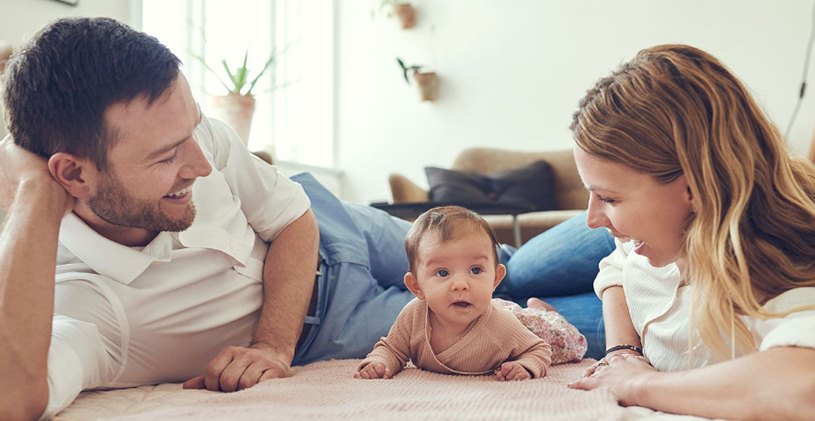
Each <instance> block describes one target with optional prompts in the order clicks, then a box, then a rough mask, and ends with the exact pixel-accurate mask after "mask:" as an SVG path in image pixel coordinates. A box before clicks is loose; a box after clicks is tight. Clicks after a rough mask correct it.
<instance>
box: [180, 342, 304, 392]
mask: <svg viewBox="0 0 815 421" xmlns="http://www.w3.org/2000/svg"><path fill="white" fill-rule="evenodd" d="M293 374H294V372H293V371H292V369H291V366H290V365H289V363H287V362H286V360H285V359H284V358H283V357H282V356H281V355H280V354H278V353H277V352H275V350H274V349H272V348H269V347H263V346H258V345H253V346H252V347H250V348H244V347H240V346H230V347H227V348H224V349H223V350H222V351H221V352H219V353H218V355H216V356H215V358H213V359H212V361H210V363H209V364H208V365H207V368H206V371H205V373H204V374H203V375H201V376H196V377H193V378H192V379H190V380H187V381H186V382H184V386H183V387H184V389H209V390H213V391H223V392H235V391H237V390H243V389H247V388H250V387H252V386H254V385H256V384H258V383H260V382H262V381H265V380H269V379H277V378H281V377H291V376H292V375H293Z"/></svg>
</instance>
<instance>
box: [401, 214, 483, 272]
mask: <svg viewBox="0 0 815 421" xmlns="http://www.w3.org/2000/svg"><path fill="white" fill-rule="evenodd" d="M472 228H476V229H481V230H483V231H484V233H485V234H487V235H488V236H489V237H490V241H492V244H493V248H492V253H493V254H492V257H493V259H495V262H496V264H497V263H498V252H497V247H498V239H496V238H495V231H493V229H492V227H491V226H490V224H489V223H488V222H487V221H485V220H484V218H482V217H481V215H479V214H477V213H475V212H473V211H471V210H469V209H466V208H463V207H461V206H438V207H435V208H432V209H430V210H428V211H426V212H425V213H423V214H421V215H419V217H418V218H416V221H415V222H414V223H413V226H412V227H411V228H410V231H408V233H407V236H406V237H405V251H407V257H408V262H409V263H410V271H411V272H414V273H415V270H416V264H417V263H418V262H417V260H418V258H419V257H418V254H419V243H420V242H421V240H422V237H423V236H424V235H425V234H427V233H429V232H438V233H439V237H440V238H441V241H448V240H450V239H452V238H453V237H454V236H455V235H456V234H460V233H462V232H464V231H465V230H467V232H470V230H471V229H472Z"/></svg>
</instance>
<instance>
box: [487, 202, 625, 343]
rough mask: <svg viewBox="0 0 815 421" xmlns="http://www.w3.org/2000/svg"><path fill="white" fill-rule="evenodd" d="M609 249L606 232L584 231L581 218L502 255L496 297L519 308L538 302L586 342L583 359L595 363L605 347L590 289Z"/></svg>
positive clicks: (611, 243)
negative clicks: (503, 267) (504, 258)
mask: <svg viewBox="0 0 815 421" xmlns="http://www.w3.org/2000/svg"><path fill="white" fill-rule="evenodd" d="M614 247H615V246H614V238H613V237H612V236H611V234H610V233H609V232H608V231H607V230H605V229H590V228H589V227H588V226H587V225H586V213H585V212H584V213H582V214H580V215H578V216H576V217H574V218H572V219H569V220H567V221H565V222H563V223H561V224H558V225H557V226H555V227H552V228H551V229H549V230H547V231H545V232H543V233H541V234H539V235H537V236H535V237H534V238H532V239H531V240H529V241H528V242H527V243H526V244H524V245H522V246H521V248H519V249H518V250H517V251H515V252H514V253H511V250H505V251H504V253H502V254H504V255H509V256H508V257H509V258H508V260H507V262H506V263H505V264H506V265H507V276H506V278H505V279H504V281H503V282H502V283H501V285H500V286H499V289H498V291H497V293H499V294H501V295H504V296H508V297H510V298H511V299H513V300H514V301H516V302H518V303H519V304H521V305H522V306H525V305H526V300H527V298H529V297H539V298H543V299H544V300H546V302H548V303H549V304H551V305H552V306H553V307H555V309H556V310H557V311H558V312H559V313H560V314H562V315H563V317H564V318H565V319H566V320H568V321H569V322H570V323H571V324H573V325H574V326H575V327H576V328H577V329H578V330H579V331H580V332H581V333H582V334H583V335H584V336H585V337H586V340H587V341H588V343H589V349H588V352H587V353H586V356H587V357H591V358H601V357H602V356H603V352H604V350H605V345H606V344H605V328H604V326H603V307H602V302H601V301H600V299H598V298H597V296H595V295H594V290H593V288H592V284H593V283H594V278H595V277H596V276H597V272H598V271H599V267H598V264H599V263H600V260H601V259H602V258H604V257H606V256H608V255H609V254H611V252H612V251H614ZM510 254H511V255H510Z"/></svg>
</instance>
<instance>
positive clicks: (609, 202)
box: [597, 194, 617, 205]
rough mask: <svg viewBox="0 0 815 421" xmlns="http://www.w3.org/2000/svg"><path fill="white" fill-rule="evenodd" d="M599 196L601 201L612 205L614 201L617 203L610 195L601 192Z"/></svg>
mask: <svg viewBox="0 0 815 421" xmlns="http://www.w3.org/2000/svg"><path fill="white" fill-rule="evenodd" d="M597 198H598V199H600V201H601V202H603V203H608V204H610V205H611V204H614V203H617V200H615V199H612V198H610V197H605V196H600V195H599V194H598V195H597Z"/></svg>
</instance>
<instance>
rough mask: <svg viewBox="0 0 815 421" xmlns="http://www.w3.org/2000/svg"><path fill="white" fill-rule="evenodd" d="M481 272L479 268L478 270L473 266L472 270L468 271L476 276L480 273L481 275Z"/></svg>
mask: <svg viewBox="0 0 815 421" xmlns="http://www.w3.org/2000/svg"><path fill="white" fill-rule="evenodd" d="M483 271H484V269H481V268H480V267H478V266H475V267H473V268H471V269H470V272H472V273H473V274H476V275H478V274H480V273H481V272H483Z"/></svg>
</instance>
